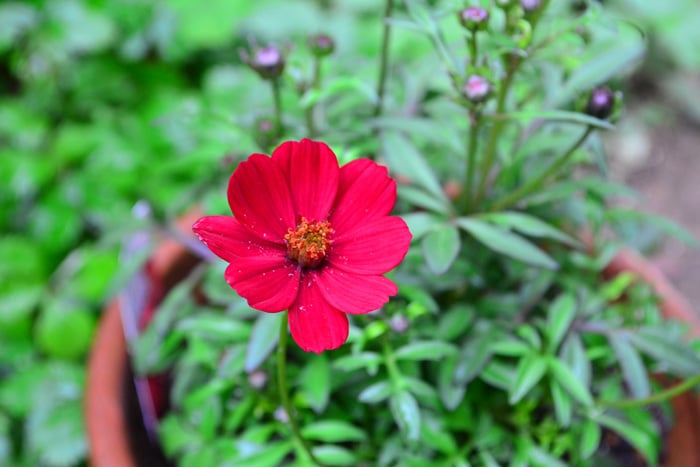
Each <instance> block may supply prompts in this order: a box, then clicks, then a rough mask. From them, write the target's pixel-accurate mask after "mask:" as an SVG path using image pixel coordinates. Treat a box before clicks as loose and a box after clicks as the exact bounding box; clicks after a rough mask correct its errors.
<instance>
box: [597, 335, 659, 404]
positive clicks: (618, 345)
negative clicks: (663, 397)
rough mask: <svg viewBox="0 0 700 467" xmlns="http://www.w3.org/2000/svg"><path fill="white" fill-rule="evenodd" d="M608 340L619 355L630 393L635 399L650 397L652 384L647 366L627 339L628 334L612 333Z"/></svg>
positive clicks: (619, 361) (618, 358)
mask: <svg viewBox="0 0 700 467" xmlns="http://www.w3.org/2000/svg"><path fill="white" fill-rule="evenodd" d="M608 342H610V346H611V347H612V348H613V351H614V352H615V355H616V356H617V361H618V363H619V364H620V369H622V377H623V378H624V380H625V383H626V385H627V388H628V389H629V391H630V395H631V396H632V397H633V398H635V399H640V398H643V397H648V396H649V395H650V394H651V386H650V384H649V376H648V374H647V370H646V367H645V366H644V362H643V361H642V358H641V357H640V356H639V353H637V350H636V349H635V348H634V347H633V346H632V345H630V343H629V342H628V341H627V335H626V334H624V333H610V334H608Z"/></svg>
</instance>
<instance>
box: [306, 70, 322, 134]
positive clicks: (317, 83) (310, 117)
mask: <svg viewBox="0 0 700 467" xmlns="http://www.w3.org/2000/svg"><path fill="white" fill-rule="evenodd" d="M321 60H322V59H321V58H320V57H314V71H313V77H312V78H311V89H315V90H316V91H319V90H320V88H321ZM315 113H316V105H315V104H311V105H310V106H309V107H307V108H306V129H307V131H308V133H309V135H308V136H309V138H314V137H315V136H316V135H317V130H316V124H315V123H314V115H315Z"/></svg>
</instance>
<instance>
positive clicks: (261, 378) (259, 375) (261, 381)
mask: <svg viewBox="0 0 700 467" xmlns="http://www.w3.org/2000/svg"><path fill="white" fill-rule="evenodd" d="M248 383H249V384H250V385H251V386H252V387H253V388H254V389H262V388H264V387H265V385H266V384H267V373H266V372H265V371H263V370H255V371H253V372H252V373H251V374H249V375H248Z"/></svg>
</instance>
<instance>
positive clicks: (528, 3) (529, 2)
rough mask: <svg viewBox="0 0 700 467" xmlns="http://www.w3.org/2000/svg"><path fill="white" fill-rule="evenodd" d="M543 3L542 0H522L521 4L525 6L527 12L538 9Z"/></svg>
mask: <svg viewBox="0 0 700 467" xmlns="http://www.w3.org/2000/svg"><path fill="white" fill-rule="evenodd" d="M541 4H542V2H541V0H520V6H521V7H523V10H524V11H525V13H532V12H534V11H536V10H537V9H538V8H539V7H540V5H541Z"/></svg>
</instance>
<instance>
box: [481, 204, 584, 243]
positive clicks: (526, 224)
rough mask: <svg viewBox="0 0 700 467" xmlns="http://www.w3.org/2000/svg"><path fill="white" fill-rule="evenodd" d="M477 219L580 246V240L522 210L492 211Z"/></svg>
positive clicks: (532, 235) (522, 232)
mask: <svg viewBox="0 0 700 467" xmlns="http://www.w3.org/2000/svg"><path fill="white" fill-rule="evenodd" d="M477 217H478V218H479V219H483V220H485V221H488V222H491V223H493V224H497V225H503V226H505V227H508V228H510V229H513V230H517V231H518V232H520V233H521V234H523V235H528V236H530V237H538V238H540V237H541V238H551V239H552V240H557V241H559V242H561V243H564V244H566V245H570V246H572V247H575V248H582V247H583V245H582V244H581V242H580V241H579V240H577V239H575V238H574V237H572V236H571V235H568V234H566V233H564V232H562V231H561V230H559V229H557V228H556V227H553V226H551V225H549V224H547V223H546V222H544V221H543V220H541V219H538V218H537V217H535V216H531V215H529V214H524V213H522V212H494V213H488V214H479V215H478V216H477Z"/></svg>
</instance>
